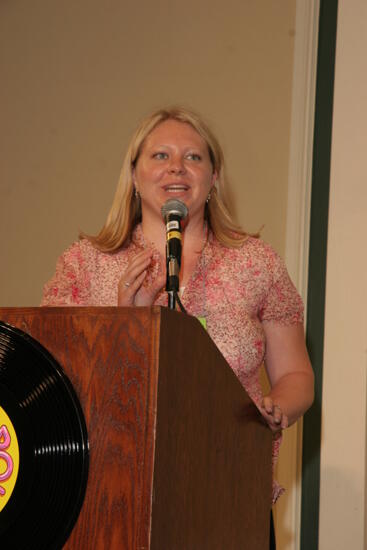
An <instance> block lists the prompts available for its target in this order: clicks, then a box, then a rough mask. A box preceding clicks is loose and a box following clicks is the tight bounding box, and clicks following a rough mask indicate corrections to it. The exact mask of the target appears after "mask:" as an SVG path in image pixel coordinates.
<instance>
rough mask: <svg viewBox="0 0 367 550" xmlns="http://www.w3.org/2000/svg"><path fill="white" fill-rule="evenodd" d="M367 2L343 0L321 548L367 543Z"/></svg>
mask: <svg viewBox="0 0 367 550" xmlns="http://www.w3.org/2000/svg"><path fill="white" fill-rule="evenodd" d="M366 51H367V4H366V2H365V0H348V1H346V0H342V1H340V2H339V12H338V31H337V52H336V78H335V97H334V118H333V138H332V164H331V182H330V184H331V187H330V214H329V216H330V217H329V238H328V259H327V294H326V318H325V352H324V380H323V401H322V403H323V415H322V447H321V499H320V549H321V550H345V548H350V549H353V550H363V549H365V548H366V547H367V546H366V544H367V540H366V539H365V519H366V509H365V499H366V404H367V403H366V389H367V385H366V382H367V377H366V368H367V284H366V280H367V277H366V274H367V252H366V250H367V247H366V236H367V185H366V183H367V169H366V146H367V104H366V98H367V73H366V70H365V52H366Z"/></svg>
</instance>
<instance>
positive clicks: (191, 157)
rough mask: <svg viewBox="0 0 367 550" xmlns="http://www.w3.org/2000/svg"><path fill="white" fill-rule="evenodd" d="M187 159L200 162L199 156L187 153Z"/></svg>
mask: <svg viewBox="0 0 367 550" xmlns="http://www.w3.org/2000/svg"><path fill="white" fill-rule="evenodd" d="M187 158H188V159H189V160H201V156H200V155H199V154H198V153H189V154H188V155H187Z"/></svg>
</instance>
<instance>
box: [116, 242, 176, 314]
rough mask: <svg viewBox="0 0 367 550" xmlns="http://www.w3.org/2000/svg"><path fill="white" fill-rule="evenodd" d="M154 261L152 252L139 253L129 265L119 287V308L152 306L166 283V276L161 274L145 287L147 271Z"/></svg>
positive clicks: (147, 250)
mask: <svg viewBox="0 0 367 550" xmlns="http://www.w3.org/2000/svg"><path fill="white" fill-rule="evenodd" d="M151 261H152V250H149V249H146V250H143V251H142V252H139V254H137V255H136V256H135V258H134V259H133V260H132V262H131V263H130V264H129V266H128V268H127V270H126V271H125V273H124V274H123V276H122V277H121V279H120V281H119V285H118V305H119V306H150V305H152V304H153V302H154V300H155V297H156V295H157V294H158V292H159V291H160V290H161V289H162V288H163V286H164V285H165V282H166V278H165V275H164V274H163V273H159V274H158V276H157V278H156V279H155V280H154V281H153V282H152V284H150V285H149V286H148V285H144V280H145V278H146V276H147V270H148V267H149V265H150V264H151Z"/></svg>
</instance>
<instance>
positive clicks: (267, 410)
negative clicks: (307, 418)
mask: <svg viewBox="0 0 367 550" xmlns="http://www.w3.org/2000/svg"><path fill="white" fill-rule="evenodd" d="M260 412H261V414H262V416H263V418H264V420H265V421H266V423H267V425H268V426H269V428H270V429H271V431H272V432H273V433H277V432H280V431H282V430H284V429H285V428H288V425H289V422H288V417H287V415H286V414H284V413H283V411H282V409H281V407H280V406H279V405H277V404H276V403H274V402H273V399H272V398H271V397H270V395H266V396H265V397H264V398H263V400H262V403H261V407H260Z"/></svg>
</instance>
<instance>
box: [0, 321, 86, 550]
mask: <svg viewBox="0 0 367 550" xmlns="http://www.w3.org/2000/svg"><path fill="white" fill-rule="evenodd" d="M87 476H88V437H87V429H86V424H85V420H84V416H83V412H82V409H81V406H80V403H79V400H78V398H77V396H76V394H75V391H74V389H73V387H72V385H71V383H70V381H69V379H68V378H67V377H66V375H65V374H64V372H63V371H62V369H61V367H60V365H58V363H57V362H56V361H55V359H54V358H53V357H52V356H51V355H50V353H49V352H48V351H47V350H46V349H45V348H44V347H43V346H41V345H40V344H39V343H38V342H37V341H36V340H34V339H33V338H31V337H30V336H29V335H27V334H26V333H24V332H22V331H20V330H18V329H15V328H13V327H11V326H9V325H7V324H5V323H3V322H1V321H0V547H1V548H4V549H6V550H13V549H14V550H15V549H16V550H23V549H24V550H43V549H44V550H46V549H47V550H53V549H55V550H57V549H60V548H62V546H63V545H64V544H65V542H66V540H67V538H68V536H69V535H70V532H71V530H72V528H73V526H74V524H75V522H76V520H77V518H78V515H79V512H80V508H81V506H82V503H83V499H84V495H85V490H86V485H87Z"/></svg>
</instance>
